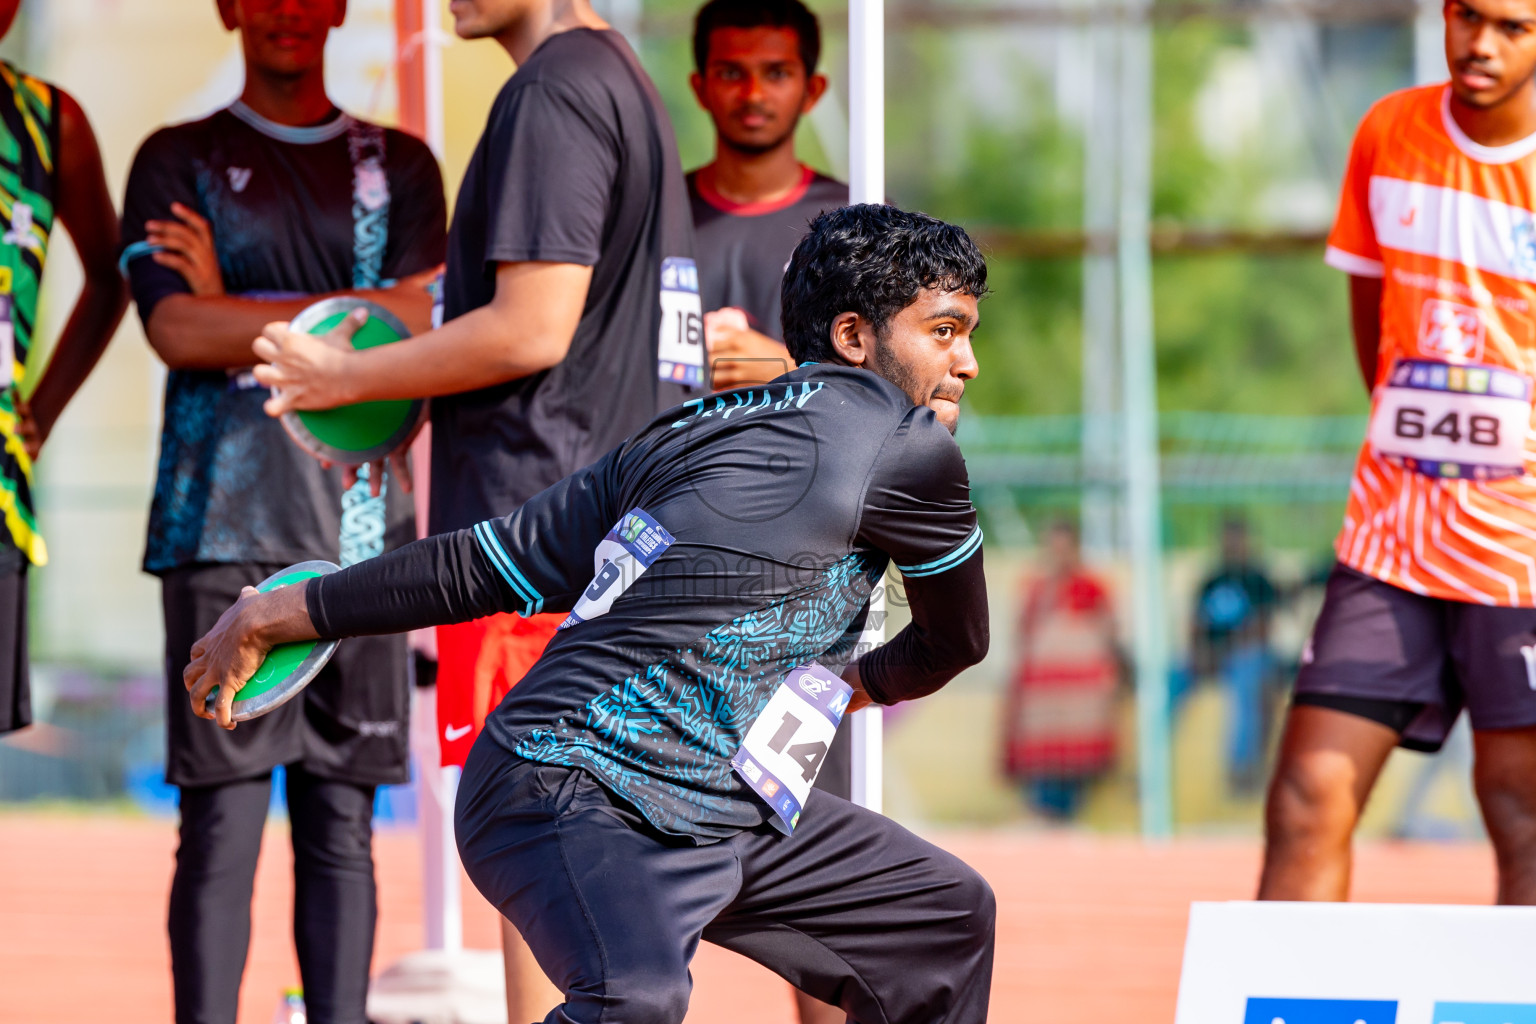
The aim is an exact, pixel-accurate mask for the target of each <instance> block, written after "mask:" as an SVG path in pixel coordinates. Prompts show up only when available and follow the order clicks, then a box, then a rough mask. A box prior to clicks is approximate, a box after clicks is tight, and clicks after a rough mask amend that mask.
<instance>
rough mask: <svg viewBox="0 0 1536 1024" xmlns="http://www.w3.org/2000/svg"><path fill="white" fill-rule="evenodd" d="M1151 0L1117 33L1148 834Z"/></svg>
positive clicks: (1155, 787) (1158, 516) (1158, 778)
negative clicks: (1148, 15)
mask: <svg viewBox="0 0 1536 1024" xmlns="http://www.w3.org/2000/svg"><path fill="white" fill-rule="evenodd" d="M1149 6H1150V0H1125V7H1124V19H1123V20H1122V22H1121V26H1120V102H1119V108H1120V110H1119V121H1120V202H1119V207H1120V223H1119V234H1118V248H1119V252H1118V260H1117V270H1118V272H1119V278H1120V281H1119V285H1120V288H1119V293H1120V339H1121V351H1120V358H1121V375H1122V382H1123V390H1124V410H1125V411H1124V415H1123V417H1122V419H1121V425H1122V432H1123V433H1122V438H1121V453H1122V458H1123V460H1124V465H1125V480H1126V510H1125V511H1126V532H1127V537H1128V540H1129V542H1130V554H1131V571H1132V577H1133V579H1132V609H1131V623H1132V629H1133V634H1132V635H1133V644H1132V648H1133V653H1134V656H1135V662H1136V739H1137V743H1136V748H1137V759H1138V764H1137V768H1138V773H1137V774H1138V778H1139V782H1140V800H1141V830H1142V834H1143V835H1144V836H1147V837H1149V838H1164V837H1167V836H1168V835H1170V834H1171V833H1172V831H1173V799H1172V775H1171V768H1170V742H1169V722H1168V637H1167V634H1166V629H1167V620H1166V618H1165V595H1164V593H1163V547H1162V508H1161V501H1162V484H1161V473H1160V467H1159V464H1158V459H1159V446H1158V428H1157V360H1156V352H1155V347H1154V340H1153V339H1154V335H1153V331H1152V246H1151V226H1152V117H1153V110H1152V30H1151V27H1150V25H1149V24H1148V21H1147V17H1146V15H1147V8H1148V7H1149Z"/></svg>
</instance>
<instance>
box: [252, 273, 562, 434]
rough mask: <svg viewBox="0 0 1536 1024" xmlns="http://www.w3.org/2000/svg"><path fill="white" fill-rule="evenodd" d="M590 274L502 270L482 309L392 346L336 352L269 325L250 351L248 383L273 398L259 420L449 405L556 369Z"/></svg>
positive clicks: (320, 343) (280, 326)
mask: <svg viewBox="0 0 1536 1024" xmlns="http://www.w3.org/2000/svg"><path fill="white" fill-rule="evenodd" d="M591 281H592V268H591V267H586V266H581V265H579V264H575V263H542V262H523V263H502V264H499V265H498V267H497V270H496V294H495V297H494V298H493V299H492V300H491V302H490V304H488V305H486V306H482V307H480V308H479V309H476V310H472V311H471V312H469V313H466V314H464V315H463V316H460V317H455V318H454V319H453V320H450V321H449V322H447V323H445V324H444V325H443V326H442V327H439V328H438V329H437V330H435V331H430V332H428V333H426V334H422V335H418V336H417V337H414V338H412V339H411V340H410V341H409V342H408V343H406V344H401V345H383V346H380V347H378V348H372V349H368V350H366V351H362V352H343V351H340V350H339V349H336V348H334V347H332V346H329V345H327V344H326V343H325V342H323V341H320V340H319V339H317V338H313V337H310V336H309V335H306V334H299V333H296V332H294V331H292V330H289V329H288V325H287V324H283V323H274V324H269V325H268V326H267V328H266V330H265V331H263V332H262V335H263V336H262V337H261V338H258V339H257V340H256V344H255V345H254V346H253V348H254V351H255V353H256V356H257V357H258V358H259V359H261V360H262V361H263V362H264V363H265V364H266V365H258V366H257V367H256V371H255V372H256V379H257V380H259V381H260V382H261V383H263V384H265V385H267V386H268V387H273V388H276V389H278V390H279V392H280V393H279V394H275V395H274V396H273V397H272V398H271V399H270V400H269V401H268V402H267V406H266V408H267V412H268V413H269V414H270V415H273V416H279V415H281V414H282V413H284V412H286V411H288V410H290V409H330V408H334V407H336V406H339V405H350V404H352V403H354V402H364V401H380V400H388V399H402V398H426V397H431V396H433V395H451V394H455V393H457V392H460V391H474V390H477V389H479V388H486V387H491V386H493V385H496V384H502V383H505V382H506V381H509V380H516V379H517V378H519V377H527V376H530V375H532V374H535V373H538V372H540V371H541V370H547V369H549V368H550V367H552V366H555V365H556V364H558V363H559V362H560V361H561V360H562V359H564V358H565V355H566V353H567V352H569V351H570V347H571V339H572V338H573V337H574V336H575V334H576V326H577V324H578V323H580V321H581V313H582V310H583V309H584V308H585V306H586V301H587V288H588V286H589V285H590V284H591Z"/></svg>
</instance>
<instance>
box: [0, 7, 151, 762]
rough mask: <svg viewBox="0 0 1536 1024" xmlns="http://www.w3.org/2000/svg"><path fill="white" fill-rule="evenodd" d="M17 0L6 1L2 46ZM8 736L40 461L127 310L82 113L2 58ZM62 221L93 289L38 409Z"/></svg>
mask: <svg viewBox="0 0 1536 1024" xmlns="http://www.w3.org/2000/svg"><path fill="white" fill-rule="evenodd" d="M20 6H21V0H0V37H4V36H5V35H6V34H7V33H8V32H10V30H11V25H12V24H13V23H14V22H15V20H16V10H17V8H18V7H20ZM0 216H3V217H4V218H5V221H4V223H3V224H0V227H3V234H0V515H3V518H4V527H3V528H0V735H3V734H5V733H8V732H12V731H14V730H16V729H20V728H22V727H24V726H27V725H30V724H31V722H32V698H31V691H30V687H29V674H28V664H27V571H28V569H29V568H30V567H31V566H33V565H43V564H45V563H46V562H47V561H48V548H47V546H46V545H45V544H44V543H43V538H42V535H41V534H40V533H39V532H38V528H37V516H36V513H35V512H34V510H33V507H32V461H33V460H34V459H36V458H37V457H38V453H39V451H40V450H41V448H42V446H43V442H44V441H46V440H47V438H48V434H49V432H50V431H52V429H53V425H54V423H55V422H56V421H57V420H58V418H59V414H60V413H62V412H63V411H64V407H65V406H66V405H67V404H68V403H69V400H70V399H71V398H72V397H73V396H74V394H75V392H76V391H77V390H78V389H79V387H80V385H81V384H83V383H85V378H86V377H87V376H89V375H90V372H91V369H92V368H93V367H94V366H95V365H96V361H97V360H98V359H100V358H101V353H102V352H103V351H104V350H105V349H106V347H107V342H108V341H109V340H111V338H112V332H113V331H114V330H116V329H117V323H118V321H119V320H120V319H122V316H123V310H124V309H125V308H126V307H127V304H128V292H127V289H126V288H124V287H123V282H122V278H121V277H120V276H119V275H118V273H117V267H116V262H117V213H116V212H115V211H114V210H113V209H112V197H111V196H110V195H109V194H108V192H107V179H106V174H105V172H104V171H103V170H102V166H101V151H100V150H99V149H97V147H96V135H95V133H93V132H92V131H91V125H90V122H89V121H87V120H86V117H85V111H83V110H81V109H80V104H78V103H76V102H75V100H74V98H73V97H71V96H70V95H69V94H68V93H66V92H64V91H63V90H62V89H59V88H56V87H55V86H52V85H49V84H48V83H46V82H42V81H39V80H38V79H36V78H33V77H32V76H31V75H29V74H27V73H26V72H24V71H21V70H19V69H17V68H16V67H15V66H14V65H12V64H10V63H8V62H5V61H0ZM55 218H57V219H58V220H60V221H62V222H63V224H64V227H65V228H66V229H67V230H68V231H69V237H70V240H71V241H72V242H74V243H75V251H76V252H78V253H79V255H80V262H81V264H82V266H83V268H84V270H85V281H84V283H83V284H82V285H81V287H80V293H79V294H78V295H77V296H76V297H75V303H74V307H73V308H72V309H71V311H70V314H69V319H68V320H67V321H65V324H64V330H63V331H62V332H61V333H60V334H59V338H58V342H57V344H56V345H55V348H54V351H53V355H52V358H51V360H50V362H49V364H48V369H47V371H46V372H45V373H44V374H43V378H42V380H40V381H38V384H37V387H36V388H34V389H33V390H32V397H31V401H30V403H28V402H27V401H24V400H23V399H22V397H21V392H20V388H21V386H22V385H23V384H24V383H25V381H26V373H27V355H28V353H29V352H30V351H31V349H32V338H33V332H34V331H35V330H36V327H37V301H38V295H39V292H40V286H41V284H42V277H43V264H44V262H45V261H46V260H47V257H48V236H49V234H50V233H51V231H52V230H53V224H54V220H55Z"/></svg>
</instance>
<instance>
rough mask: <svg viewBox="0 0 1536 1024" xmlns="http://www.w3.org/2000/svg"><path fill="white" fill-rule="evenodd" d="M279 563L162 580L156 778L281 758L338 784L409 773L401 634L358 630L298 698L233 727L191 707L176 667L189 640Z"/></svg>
mask: <svg viewBox="0 0 1536 1024" xmlns="http://www.w3.org/2000/svg"><path fill="white" fill-rule="evenodd" d="M281 568H283V566H281V565H254V564H232V565H223V564H218V565H191V566H185V567H183V568H180V569H172V570H171V571H169V572H167V573H165V574H164V576H163V577H162V578H161V581H160V584H161V590H160V593H161V600H162V602H163V604H164V610H165V676H166V679H165V682H166V715H165V724H166V734H167V747H166V757H165V780H166V781H167V782H169V783H171V784H172V785H176V786H198V785H214V784H217V783H223V782H233V781H235V780H236V779H248V778H253V777H255V776H257V775H261V774H263V773H264V772H269V771H271V770H272V769H273V768H275V767H277V766H278V765H280V764H302V765H303V766H304V767H305V769H307V770H308V771H309V773H310V774H312V775H315V776H317V777H319V778H322V779H331V780H334V781H337V782H356V783H361V784H364V785H384V784H389V783H397V782H405V781H407V780H408V779H409V777H410V768H409V760H408V759H409V754H408V751H407V746H406V743H407V738H408V737H407V734H408V732H409V731H410V730H409V728H408V724H409V714H410V688H409V681H408V676H407V671H406V665H407V661H408V659H409V654H408V653H407V651H406V643H405V637H404V636H361V637H352V638H350V639H347V640H343V641H342V642H341V646H340V647H338V648H337V650H336V655H335V657H333V658H332V659H331V660H330V662H329V663H328V664H327V665H326V666H325V668H324V669H322V670H321V671H320V674H319V675H318V676H316V677H315V680H314V682H312V683H310V684H309V685H308V686H307V687H305V688H304V692H303V693H301V694H300V695H299V696H298V697H296V698H294V699H293V700H291V701H289V702H288V703H287V704H284V705H283V706H282V707H280V708H278V709H277V710H275V711H272V712H271V713H269V714H266V715H263V716H261V717H260V718H254V719H252V720H251V721H249V722H241V723H240V724H239V725H238V726H236V727H235V729H234V730H233V731H226V730H224V729H221V728H219V727H218V726H217V725H216V724H215V723H213V722H210V721H208V720H207V719H204V718H198V717H197V716H196V715H194V714H193V713H192V704H191V701H190V699H189V698H188V696H187V689H186V686H185V685H184V684H183V683H182V679H181V674H182V672H183V671H184V670H185V669H186V667H187V663H188V662H189V661H190V660H191V652H192V645H193V644H194V643H195V642H197V640H198V639H199V638H200V637H201V636H202V635H203V634H204V633H206V632H208V630H210V629H212V628H213V624H214V623H215V622H217V621H218V619H219V616H220V615H222V614H223V613H224V610H225V609H227V608H228V607H229V606H230V605H232V604H234V603H235V599H236V598H238V597H239V596H240V588H241V587H247V586H254V585H255V584H257V583H260V582H261V581H262V580H264V579H266V578H267V577H268V576H270V575H272V574H273V573H274V572H276V571H277V570H279V569H281Z"/></svg>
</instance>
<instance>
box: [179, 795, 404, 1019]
mask: <svg viewBox="0 0 1536 1024" xmlns="http://www.w3.org/2000/svg"><path fill="white" fill-rule="evenodd" d="M285 773H286V775H287V778H288V817H289V820H290V822H291V823H292V831H293V885H294V890H293V940H294V947H295V949H296V950H297V952H298V956H299V975H300V978H301V979H302V981H303V985H304V1005H305V1010H306V1012H307V1014H308V1017H309V1020H310V1021H311V1022H312V1024H364V1022H365V1020H366V1018H365V1017H364V1015H363V1003H364V1000H365V999H366V997H367V994H368V966H369V961H370V960H371V959H372V958H373V926H374V920H375V918H376V917H377V913H378V904H377V898H376V891H375V888H374V878H373V846H372V841H373V835H372V831H373V787H372V786H364V785H358V784H356V783H351V782H332V781H330V780H328V779H321V778H318V777H316V776H314V775H312V774H310V773H309V772H307V771H305V770H304V768H303V767H302V766H300V765H290V766H288V767H287V768H286V769H285ZM271 794H272V776H271V775H270V774H268V775H263V776H261V777H260V778H255V779H242V780H240V781H237V782H227V783H223V784H221V785H216V786H183V787H181V845H180V847H179V848H178V849H177V851H176V876H175V879H174V881H172V883H171V910H170V934H171V976H172V983H173V986H174V991H175V996H176V1024H234V1021H235V1015H236V1009H237V1007H238V1004H239V998H240V976H241V974H242V973H244V971H245V957H246V950H247V948H248V947H249V945H250V940H251V890H252V885H253V883H254V881H255V878H256V855H257V853H258V852H259V851H260V848H261V830H262V825H263V824H264V823H265V821H266V818H267V807H268V804H269V803H270V802H271ZM251 995H252V997H253V998H258V999H267V1000H269V1001H270V1002H271V1003H272V1005H274V1006H275V1005H276V1004H277V1000H278V998H279V996H280V995H281V993H279V992H255V993H251ZM263 1012H265V1011H263Z"/></svg>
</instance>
